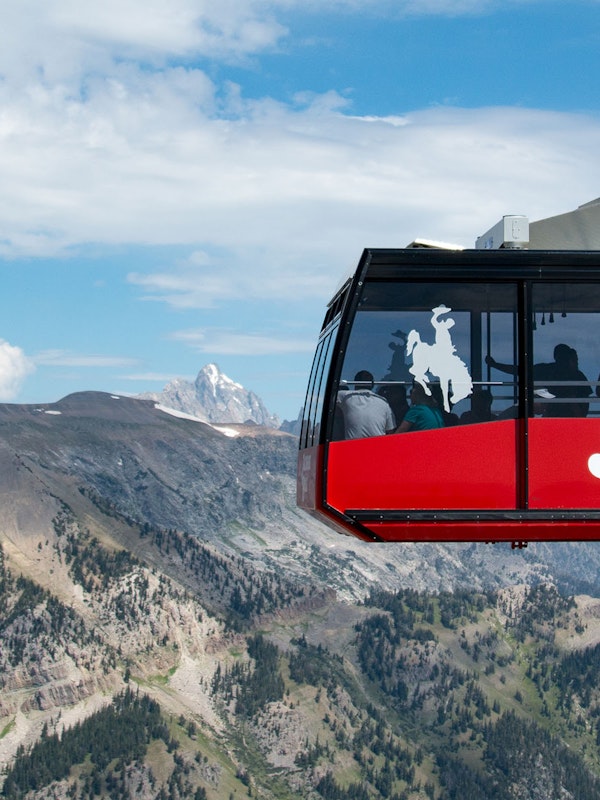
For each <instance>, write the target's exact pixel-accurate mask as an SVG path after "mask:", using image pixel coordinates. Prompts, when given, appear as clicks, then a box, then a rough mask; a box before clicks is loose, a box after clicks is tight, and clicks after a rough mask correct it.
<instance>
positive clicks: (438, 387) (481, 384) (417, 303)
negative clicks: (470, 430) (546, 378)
mask: <svg viewBox="0 0 600 800" xmlns="http://www.w3.org/2000/svg"><path fill="white" fill-rule="evenodd" d="M516 309H517V288H516V284H502V285H498V284H485V283H481V284H480V283H434V282H429V283H415V282H414V281H411V282H410V283H400V282H384V281H372V282H367V283H366V284H365V287H364V290H363V294H362V297H361V299H360V302H359V307H358V310H357V313H356V317H355V319H354V323H353V326H352V330H351V333H350V338H349V342H348V346H347V350H346V355H345V358H344V364H343V367H342V372H341V378H340V384H339V386H336V387H334V391H335V392H336V399H337V400H338V404H339V405H340V407H341V408H342V411H343V409H344V405H345V404H346V403H347V397H348V396H347V395H345V394H344V392H345V391H346V390H350V391H351V392H354V391H358V390H362V391H363V392H364V390H365V389H366V388H368V387H366V385H365V384H364V383H359V382H357V375H358V374H359V373H360V372H362V371H368V372H369V373H370V374H371V375H372V376H373V379H374V385H373V392H374V393H376V394H379V395H383V396H385V397H386V399H387V400H388V402H389V405H390V406H391V408H392V410H393V412H394V415H395V417H396V423H397V424H399V423H400V422H401V421H402V419H403V417H404V414H405V413H406V410H407V408H408V406H407V395H408V394H409V392H410V389H411V387H412V385H413V381H415V380H417V381H419V382H420V383H423V384H425V385H426V386H427V388H428V389H429V390H430V391H432V392H433V395H434V396H435V397H436V398H437V402H438V406H439V407H440V408H441V409H442V410H443V415H444V418H445V424H446V425H449V424H456V423H458V422H459V421H462V422H475V421H484V420H483V418H481V419H479V418H478V415H481V414H484V415H485V416H486V417H487V418H488V419H490V420H491V419H494V418H496V417H498V416H505V417H512V416H516V404H517V402H518V393H517V388H516V379H515V376H514V374H513V373H514V372H515V370H514V369H513V365H514V364H516V363H517V342H516V337H517V326H516ZM495 363H506V364H507V365H508V366H510V370H508V371H506V372H502V371H500V370H499V369H496V368H494V367H493V366H492V365H493V364H495ZM486 401H489V402H486ZM486 407H487V410H485V411H482V408H486ZM343 436H344V434H338V437H337V438H343ZM334 438H336V437H334Z"/></svg>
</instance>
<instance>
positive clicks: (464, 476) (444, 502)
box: [326, 420, 518, 538]
mask: <svg viewBox="0 0 600 800" xmlns="http://www.w3.org/2000/svg"><path fill="white" fill-rule="evenodd" d="M517 433H518V428H517V422H516V421H515V420H503V421H500V422H488V423H484V424H479V425H460V426H456V427H453V428H444V429H442V430H435V431H420V432H415V433H404V434H392V435H390V436H379V437H374V438H369V439H354V440H350V441H343V442H333V443H331V444H330V445H329V454H328V461H327V477H326V480H327V493H326V499H327V502H328V503H329V504H330V505H331V506H333V507H334V508H336V509H338V510H339V511H342V512H343V511H345V510H346V509H369V508H372V509H415V510H417V509H421V510H427V509H449V510H450V509H454V510H456V509H466V510H474V509H482V510H483V509H509V510H510V509H515V508H516V504H517V469H516V454H517ZM442 538H443V537H442Z"/></svg>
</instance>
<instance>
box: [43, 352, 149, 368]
mask: <svg viewBox="0 0 600 800" xmlns="http://www.w3.org/2000/svg"><path fill="white" fill-rule="evenodd" d="M31 361H32V362H33V363H34V364H35V365H36V366H43V367H90V368H98V367H132V366H135V365H136V364H138V363H139V362H138V360H137V359H134V358H121V357H119V356H106V355H97V354H91V355H86V354H78V353H72V352H69V351H66V350H43V351H42V352H40V353H37V354H36V355H34V356H32V358H31Z"/></svg>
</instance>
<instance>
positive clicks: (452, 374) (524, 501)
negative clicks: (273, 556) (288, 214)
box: [297, 200, 600, 546]
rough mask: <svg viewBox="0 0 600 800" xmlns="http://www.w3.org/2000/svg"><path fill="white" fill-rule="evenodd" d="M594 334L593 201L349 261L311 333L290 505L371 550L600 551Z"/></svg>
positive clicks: (599, 277)
mask: <svg viewBox="0 0 600 800" xmlns="http://www.w3.org/2000/svg"><path fill="white" fill-rule="evenodd" d="M566 248H568V249H566ZM599 338H600V200H598V201H594V202H593V203H590V204H587V205H586V206H582V207H580V209H577V210H576V211H575V212H571V213H570V214H566V215H561V216H560V217H556V218H553V219H551V220H541V221H540V222H538V223H531V224H529V223H528V221H527V220H526V218H524V217H516V216H511V217H504V218H503V220H502V221H501V222H500V223H498V225H496V226H494V227H493V228H492V229H490V231H488V233H487V234H485V235H484V236H483V237H480V238H479V239H478V241H477V247H476V248H475V249H472V250H461V249H458V248H457V249H449V248H444V247H439V246H431V244H430V243H426V242H422V241H421V242H415V243H413V244H412V245H411V246H409V247H407V248H404V249H398V250H395V249H385V250H384V249H367V250H365V251H364V252H363V254H362V257H361V259H360V262H359V265H358V268H357V270H356V272H355V274H354V276H353V277H352V278H351V279H349V280H348V281H347V282H346V283H345V284H344V286H343V287H342V288H341V289H340V291H339V292H338V293H336V295H335V296H334V298H333V299H332V301H331V302H330V304H329V306H328V308H327V313H326V316H325V320H324V323H323V327H322V330H321V334H320V337H319V342H318V346H317V351H316V355H315V359H314V362H313V366H312V371H311V375H310V379H309V386H308V391H307V397H306V403H305V407H304V413H303V424H302V431H301V435H300V449H299V457H298V492H297V496H298V504H299V506H300V507H302V508H304V509H306V510H307V511H309V512H310V513H312V514H314V515H316V516H317V517H319V518H320V519H321V520H323V521H325V522H327V523H328V524H329V525H331V526H332V527H334V528H335V529H337V530H339V531H340V532H343V533H351V534H354V535H355V536H358V537H359V538H362V539H365V540H371V541H510V542H512V543H513V545H515V544H518V545H519V546H521V545H522V544H523V543H525V542H527V541H550V540H563V541H564V540H598V539H600V345H599V343H598V340H599Z"/></svg>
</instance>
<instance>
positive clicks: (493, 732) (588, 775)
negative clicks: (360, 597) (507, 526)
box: [0, 519, 600, 800]
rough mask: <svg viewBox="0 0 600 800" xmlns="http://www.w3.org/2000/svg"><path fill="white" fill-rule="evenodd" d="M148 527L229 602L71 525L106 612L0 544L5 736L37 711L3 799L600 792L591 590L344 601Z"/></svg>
mask: <svg viewBox="0 0 600 800" xmlns="http://www.w3.org/2000/svg"><path fill="white" fill-rule="evenodd" d="M61 524H62V525H63V527H64V519H63V522H62V523H61ZM57 527H60V525H59V524H58V523H57ZM139 537H140V542H146V543H147V542H148V540H151V541H153V542H154V545H153V547H154V548H155V549H156V552H157V557H158V554H159V553H161V552H163V553H166V551H167V550H170V551H171V552H175V553H177V550H178V549H179V550H181V553H182V554H184V555H185V557H186V560H187V561H188V562H189V565H190V572H191V573H192V574H194V571H195V569H196V568H197V569H198V570H199V573H200V575H201V579H202V580H203V581H206V580H207V579H208V576H209V574H211V573H212V574H213V575H214V580H213V587H212V588H209V589H208V590H207V593H206V597H207V598H210V596H211V595H212V594H215V593H216V594H218V593H219V592H218V591H217V588H216V587H220V590H221V591H220V595H221V607H220V608H217V606H213V607H212V608H211V609H210V610H208V608H207V607H202V606H201V605H200V604H198V602H197V601H195V600H193V598H192V597H191V595H190V594H189V593H188V592H187V591H185V590H183V589H182V588H177V587H176V585H175V584H174V583H173V582H172V581H171V580H170V579H168V578H165V577H163V576H161V575H160V574H159V573H158V572H157V570H156V569H154V570H147V568H146V567H144V566H143V565H141V563H140V562H139V561H138V560H137V559H136V558H134V557H133V556H132V555H131V554H129V553H127V552H125V551H123V550H121V551H114V552H110V551H109V550H107V549H106V548H104V547H103V546H102V545H101V544H100V543H99V542H97V541H96V542H94V541H93V540H87V539H86V537H85V536H83V537H82V540H83V541H82V542H81V543H80V544H77V543H76V542H75V540H74V538H73V535H72V533H71V534H70V533H66V532H65V533H62V534H61V536H59V540H61V544H60V546H59V552H60V559H62V561H63V563H64V564H66V565H67V569H68V572H69V574H70V575H72V576H73V577H74V579H76V580H77V581H78V582H79V585H80V586H81V587H82V593H83V597H82V599H83V602H84V604H86V605H87V606H88V609H90V610H95V613H96V614H98V615H99V616H98V617H97V618H96V621H100V620H102V624H101V625H96V624H93V621H92V617H90V616H89V614H86V613H80V612H79V611H77V610H75V609H73V608H70V607H67V606H65V605H64V604H63V603H61V602H60V601H59V600H57V598H56V597H55V596H54V595H53V594H52V593H51V592H48V591H47V590H42V589H40V588H39V587H38V586H36V584H35V583H33V582H32V581H30V580H28V579H26V578H23V577H15V576H14V575H13V574H12V573H11V571H10V570H9V569H8V568H7V565H6V559H5V558H2V562H1V564H2V567H1V573H0V610H1V614H2V616H1V620H2V621H1V625H0V644H1V647H0V652H1V654H2V656H1V657H2V664H1V665H0V666H1V671H0V674H1V675H2V706H1V711H2V720H3V722H2V726H3V729H2V732H1V738H0V742H1V741H2V740H5V742H6V740H9V739H10V738H11V735H12V734H14V732H15V731H16V729H17V728H18V727H19V725H20V724H21V722H20V717H22V715H23V714H24V713H29V714H30V715H33V716H37V718H38V719H39V720H40V722H41V721H42V720H44V721H43V723H42V724H41V728H40V730H39V734H38V735H37V736H32V737H30V740H29V743H28V744H25V743H22V744H20V745H19V746H18V747H17V748H16V750H15V752H14V753H13V754H12V756H11V757H10V758H6V759H5V761H4V764H5V776H4V789H3V791H4V796H6V797H7V798H15V799H16V798H24V797H29V798H42V797H44V798H50V797H53V798H54V797H60V798H62V797H65V798H66V797H85V798H96V797H106V798H115V799H116V798H130V797H135V798H158V799H159V800H162V798H190V797H191V798H209V799H210V798H214V799H215V800H216V799H217V798H222V797H229V796H232V797H245V796H248V797H252V796H254V797H265V798H286V797H287V798H290V799H291V798H314V799H315V800H318V798H336V799H337V798H361V799H363V798H364V800H367V799H368V800H384V799H385V800H388V799H390V800H399V799H400V798H402V800H409V799H410V800H416V798H426V797H428V798H432V800H433V799H434V798H479V797H486V798H494V799H495V798H498V799H499V800H504V799H505V798H506V800H509V798H515V797H538V796H539V797H542V796H543V797H547V798H553V797H556V798H559V797H560V798H570V797H572V798H582V800H583V799H584V798H585V800H593V799H594V798H596V797H600V758H599V743H600V657H599V656H600V645H599V644H593V645H592V644H590V646H588V647H581V645H582V644H583V643H584V641H590V639H591V638H594V639H595V640H596V641H598V639H600V619H599V616H600V601H598V602H592V601H591V600H589V599H585V598H579V599H575V598H572V597H562V596H561V595H560V594H559V593H558V592H557V591H556V590H555V589H554V588H552V587H548V586H544V585H539V586H536V587H532V588H529V589H527V588H525V587H520V588H519V589H517V588H515V589H510V590H509V589H507V590H501V591H497V592H492V591H490V592H487V593H477V592H466V591H462V592H458V593H437V594H428V593H419V592H416V591H414V590H401V591H398V592H395V593H390V592H383V591H374V592H372V593H371V595H370V596H369V597H368V598H367V599H366V600H365V602H364V603H363V604H360V605H356V606H354V607H352V608H348V607H347V606H340V604H339V603H338V602H336V601H335V600H334V599H333V598H332V597H331V596H324V595H319V594H318V593H317V592H316V591H315V590H312V591H311V590H310V589H307V588H304V589H302V588H301V587H299V586H297V587H296V588H295V589H292V588H291V587H290V588H289V590H288V593H287V594H286V585H285V583H282V582H281V579H278V578H276V576H274V575H272V574H268V573H265V574H263V575H261V576H260V577H259V576H254V578H253V580H250V581H249V582H248V581H247V582H244V581H243V580H241V581H240V582H239V584H238V585H237V586H235V587H234V588H233V590H232V591H231V592H230V593H229V594H227V591H226V588H225V587H227V586H228V585H231V584H232V583H233V582H234V575H236V565H235V563H233V562H231V563H230V562H228V561H227V560H225V559H222V558H218V559H216V560H214V561H213V562H211V560H210V556H209V555H208V554H207V553H206V552H204V551H203V549H202V548H200V547H199V546H198V544H197V543H194V542H192V541H187V540H185V539H184V538H181V539H179V538H177V537H176V536H175V535H174V534H173V533H171V534H165V533H161V532H157V531H151V530H147V529H146V530H143V531H142V530H140V532H139ZM63 541H64V544H63ZM241 574H243V573H241ZM275 589H276V590H277V591H274V590H275ZM279 591H281V598H282V599H283V602H277V601H276V598H277V592H279ZM227 597H228V601H226V600H225V598H227ZM208 604H209V601H208V600H207V605H208ZM244 604H246V605H244ZM184 609H186V610H187V614H188V615H189V616H187V618H186V617H185V612H184ZM277 609H278V613H275V612H276V610H277ZM242 610H243V613H242ZM165 612H166V613H167V617H168V619H170V622H169V621H168V619H167V620H164V619H163V618H162V615H163V614H164V613H165ZM262 612H266V613H262ZM176 613H177V614H178V615H179V616H178V618H177V619H175V616H174V615H175V614H176ZM192 619H193V621H194V623H195V626H192V625H191V623H192ZM175 622H176V625H177V628H174V627H173V624H174V623H175ZM186 627H187V630H186ZM99 690H100V691H101V694H102V695H103V696H104V700H102V701H101V702H99V703H98V707H97V710H95V711H92V712H91V713H80V715H79V718H77V719H75V718H74V717H73V716H72V715H70V712H72V710H73V709H74V708H77V707H78V708H79V709H80V711H83V708H84V706H85V704H86V701H88V702H89V701H90V700H91V699H92V698H93V697H96V698H97V693H98V691H99ZM111 697H112V698H113V699H112V700H111ZM88 710H89V708H88Z"/></svg>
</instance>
